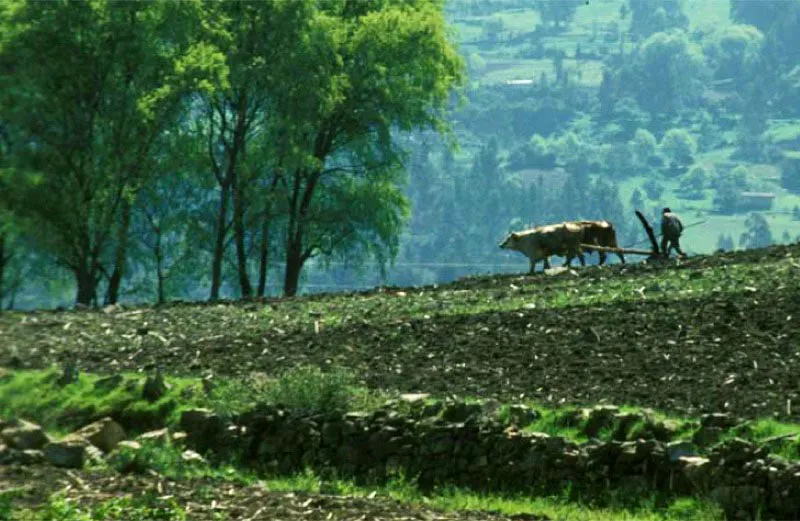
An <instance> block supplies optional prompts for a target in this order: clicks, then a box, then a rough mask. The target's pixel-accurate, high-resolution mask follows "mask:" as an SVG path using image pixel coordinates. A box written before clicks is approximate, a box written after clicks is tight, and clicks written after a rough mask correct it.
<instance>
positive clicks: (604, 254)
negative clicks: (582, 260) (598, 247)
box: [597, 251, 606, 266]
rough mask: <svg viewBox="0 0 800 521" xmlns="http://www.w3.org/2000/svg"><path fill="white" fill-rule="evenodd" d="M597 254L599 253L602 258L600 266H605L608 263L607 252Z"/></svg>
mask: <svg viewBox="0 0 800 521" xmlns="http://www.w3.org/2000/svg"><path fill="white" fill-rule="evenodd" d="M597 253H598V254H599V256H600V266H602V265H603V264H605V263H606V252H604V251H598V252H597Z"/></svg>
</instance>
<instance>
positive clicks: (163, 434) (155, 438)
mask: <svg viewBox="0 0 800 521" xmlns="http://www.w3.org/2000/svg"><path fill="white" fill-rule="evenodd" d="M136 440H137V441H139V442H141V443H150V444H155V445H166V444H167V443H169V442H170V435H169V429H159V430H156V431H150V432H145V433H144V434H141V435H139V436H137V438H136Z"/></svg>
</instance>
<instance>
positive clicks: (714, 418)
mask: <svg viewBox="0 0 800 521" xmlns="http://www.w3.org/2000/svg"><path fill="white" fill-rule="evenodd" d="M737 423H738V421H737V420H736V418H734V417H733V416H732V415H730V414H728V413H725V412H715V413H711V414H704V415H702V416H701V417H700V426H701V427H706V428H720V429H729V428H731V427H734V426H736V424H737Z"/></svg>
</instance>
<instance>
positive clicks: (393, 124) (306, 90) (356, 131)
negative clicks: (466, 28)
mask: <svg viewBox="0 0 800 521" xmlns="http://www.w3.org/2000/svg"><path fill="white" fill-rule="evenodd" d="M442 10H443V2H441V1H439V0H417V1H413V2H407V3H404V4H394V3H388V2H381V3H373V2H370V3H367V2H347V3H345V2H330V3H324V4H322V7H321V8H320V9H319V10H318V11H316V12H314V13H313V14H312V16H310V17H309V20H308V24H307V27H306V28H305V29H304V31H305V32H304V36H303V38H301V39H299V41H297V42H295V47H294V48H293V54H292V56H302V57H303V59H302V60H296V59H292V60H291V65H292V68H291V69H290V70H291V74H287V76H285V78H284V79H285V81H284V83H283V84H282V89H281V91H280V92H278V93H277V95H276V100H275V103H274V106H273V107H274V108H273V112H272V117H271V118H270V125H271V127H272V128H271V134H270V135H272V136H276V137H277V138H276V139H275V143H274V145H275V152H274V157H277V158H281V163H280V168H281V169H282V171H283V174H282V175H281V177H280V183H279V187H278V190H279V191H280V193H281V194H282V199H283V204H285V213H284V214H285V216H286V220H285V225H284V226H283V234H284V237H285V238H286V247H285V255H286V272H285V275H284V293H285V294H286V295H289V296H291V295H294V294H295V293H296V292H297V289H298V282H299V279H300V273H301V271H302V268H303V266H304V264H305V263H306V261H308V260H309V259H310V258H312V257H314V256H318V255H322V256H325V257H328V258H330V257H332V256H334V255H335V254H340V255H343V254H347V255H350V256H351V258H352V259H358V258H359V257H360V258H363V257H365V256H371V257H374V258H376V259H378V260H379V261H380V260H385V259H386V256H385V255H384V252H385V254H386V255H388V257H391V256H392V255H393V254H394V252H395V251H396V239H397V234H398V232H399V228H400V225H401V223H402V220H403V213H404V198H403V197H402V193H401V192H400V191H399V189H396V184H395V183H397V182H399V181H400V174H399V173H398V168H399V165H401V162H402V151H401V150H398V147H397V142H396V140H395V139H393V135H392V134H393V131H408V130H412V129H415V128H432V129H434V130H437V131H446V130H447V125H446V123H445V119H444V114H445V111H446V110H447V107H448V106H449V102H450V99H451V92H452V89H453V88H454V87H457V86H459V85H461V84H462V81H463V69H464V64H463V60H462V58H461V57H460V56H459V55H458V53H457V51H456V49H455V47H454V45H453V43H452V42H451V41H450V40H449V39H448V34H447V30H446V24H445V20H444V16H443V13H442ZM358 197H363V198H364V200H363V202H361V203H357V202H356V201H357V200H358V199H357V198H358ZM368 210H375V211H379V213H378V214H376V213H372V212H370V211H368Z"/></svg>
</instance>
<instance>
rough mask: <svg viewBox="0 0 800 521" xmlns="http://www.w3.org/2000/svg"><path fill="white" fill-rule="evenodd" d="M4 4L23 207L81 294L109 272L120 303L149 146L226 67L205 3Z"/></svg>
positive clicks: (2, 78) (112, 295) (0, 66)
mask: <svg viewBox="0 0 800 521" xmlns="http://www.w3.org/2000/svg"><path fill="white" fill-rule="evenodd" d="M0 9H2V11H0V34H2V36H1V37H0V38H2V42H0V70H2V71H3V74H0V92H3V93H4V96H3V97H2V99H1V100H0V111H2V116H3V119H4V120H5V121H6V122H7V123H8V126H9V128H11V132H12V134H14V135H15V136H18V139H19V140H20V142H21V143H24V144H25V145H24V146H22V147H21V148H22V150H21V151H20V152H19V153H18V154H15V162H14V165H13V166H14V168H13V169H11V170H9V171H8V172H7V175H8V176H10V177H11V178H12V181H11V184H10V186H12V187H13V188H14V191H15V194H14V195H13V199H14V202H15V205H14V211H15V214H16V215H17V216H19V217H21V218H25V219H28V220H30V221H33V222H35V223H36V225H35V227H32V229H34V230H36V232H37V233H36V234H35V238H36V240H37V243H38V245H39V246H40V247H41V248H43V249H44V250H46V251H48V252H49V253H50V254H51V255H53V256H54V257H55V259H56V260H57V262H58V263H59V264H60V265H61V266H63V267H65V268H67V269H69V270H70V271H72V273H73V274H74V276H75V280H76V283H77V295H76V301H77V303H79V304H83V305H88V304H90V303H91V302H92V301H96V289H97V285H98V283H99V281H100V279H101V277H102V276H108V278H109V295H108V300H109V301H111V302H113V301H116V298H117V290H118V287H119V281H121V279H122V276H123V273H124V261H125V258H126V249H127V234H128V226H129V220H130V208H131V205H132V202H133V201H134V200H135V196H136V192H137V191H138V189H139V188H140V186H141V184H142V183H144V181H145V177H146V174H147V158H148V155H149V151H150V147H151V146H152V143H153V141H154V139H155V137H156V136H158V135H159V133H160V132H162V131H163V129H164V128H165V127H166V126H167V125H168V124H169V123H171V122H172V121H173V120H174V118H175V117H176V115H177V113H179V112H180V110H181V109H182V108H183V105H182V102H183V100H184V96H185V95H186V94H187V93H188V92H192V91H196V90H197V89H199V88H202V87H204V86H207V85H208V84H207V83H206V80H207V78H209V77H212V76H214V75H216V74H218V73H220V72H221V71H220V66H221V60H220V58H221V57H220V56H219V55H218V54H217V52H216V51H215V50H214V48H213V47H211V46H209V45H208V44H206V43H205V42H204V41H202V38H201V35H200V34H199V32H198V31H200V30H201V27H202V26H201V25H200V24H196V23H195V21H197V20H203V17H204V8H203V5H202V4H200V3H199V2H193V1H190V2H179V3H176V2H168V1H156V2H147V3H139V2H112V1H108V0H96V1H94V2H91V3H89V2H34V1H25V0H20V1H17V2H6V3H5V4H3V7H2V8H0ZM211 23H212V22H211V21H209V24H211ZM114 239H116V241H114ZM114 242H116V244H115V246H116V251H115V252H113V254H112V253H111V246H112V243H114ZM109 264H111V265H112V266H113V273H111V274H109V273H108V269H107V267H108V265H109Z"/></svg>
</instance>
